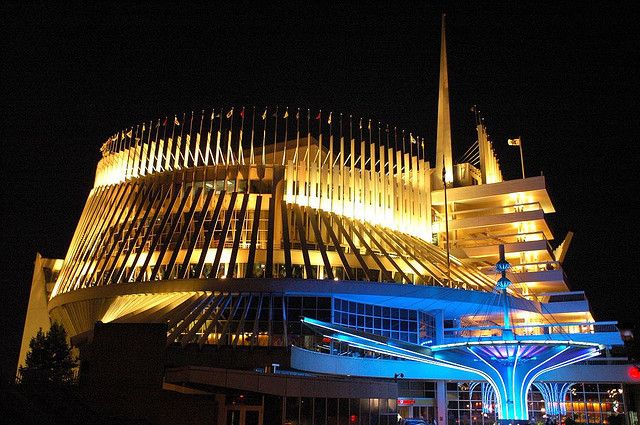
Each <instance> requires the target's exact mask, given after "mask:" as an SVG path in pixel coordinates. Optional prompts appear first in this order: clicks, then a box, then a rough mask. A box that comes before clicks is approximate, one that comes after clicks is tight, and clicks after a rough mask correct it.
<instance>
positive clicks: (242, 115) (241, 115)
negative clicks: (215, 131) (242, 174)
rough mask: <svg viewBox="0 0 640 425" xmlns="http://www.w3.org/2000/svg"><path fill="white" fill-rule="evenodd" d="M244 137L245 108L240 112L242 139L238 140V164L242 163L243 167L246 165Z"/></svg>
mask: <svg viewBox="0 0 640 425" xmlns="http://www.w3.org/2000/svg"><path fill="white" fill-rule="evenodd" d="M243 135H244V106H243V107H242V111H240V137H239V140H238V164H240V162H241V161H242V165H244V152H243V151H242V137H243ZM241 158H242V159H241Z"/></svg>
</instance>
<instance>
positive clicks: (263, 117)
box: [262, 109, 267, 120]
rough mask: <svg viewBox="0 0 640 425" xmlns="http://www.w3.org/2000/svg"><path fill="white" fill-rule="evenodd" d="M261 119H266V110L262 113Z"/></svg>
mask: <svg viewBox="0 0 640 425" xmlns="http://www.w3.org/2000/svg"><path fill="white" fill-rule="evenodd" d="M262 119H263V120H266V119H267V110H266V109H265V110H264V112H263V113H262Z"/></svg>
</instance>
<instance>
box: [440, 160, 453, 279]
mask: <svg viewBox="0 0 640 425" xmlns="http://www.w3.org/2000/svg"><path fill="white" fill-rule="evenodd" d="M446 168H447V167H446V164H445V160H444V155H442V188H443V191H444V225H445V232H446V234H445V240H446V244H447V281H448V283H449V286H451V249H450V247H449V203H448V202H447V181H446V177H447V169H446Z"/></svg>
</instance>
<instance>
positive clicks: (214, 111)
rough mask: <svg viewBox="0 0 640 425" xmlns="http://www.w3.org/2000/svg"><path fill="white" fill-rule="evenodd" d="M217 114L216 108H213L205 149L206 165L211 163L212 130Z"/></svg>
mask: <svg viewBox="0 0 640 425" xmlns="http://www.w3.org/2000/svg"><path fill="white" fill-rule="evenodd" d="M215 116H216V110H215V108H214V109H212V110H211V118H209V133H208V134H207V146H206V147H205V149H204V165H205V166H208V165H209V154H210V153H211V132H213V119H214V118H215Z"/></svg>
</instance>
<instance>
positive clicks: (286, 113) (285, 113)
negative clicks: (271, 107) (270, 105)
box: [282, 109, 289, 118]
mask: <svg viewBox="0 0 640 425" xmlns="http://www.w3.org/2000/svg"><path fill="white" fill-rule="evenodd" d="M282 118H289V109H287V110H286V111H284V116H283V117H282Z"/></svg>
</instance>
